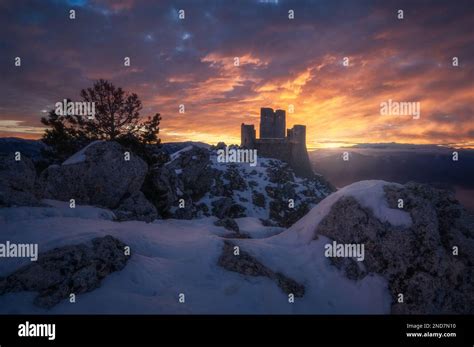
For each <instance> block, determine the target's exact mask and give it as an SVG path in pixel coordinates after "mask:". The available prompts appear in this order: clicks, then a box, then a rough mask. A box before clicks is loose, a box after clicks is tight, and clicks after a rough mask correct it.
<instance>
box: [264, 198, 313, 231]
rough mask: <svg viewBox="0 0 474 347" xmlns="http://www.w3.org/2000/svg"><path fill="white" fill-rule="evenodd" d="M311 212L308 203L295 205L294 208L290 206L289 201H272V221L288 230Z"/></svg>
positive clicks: (270, 214) (270, 215)
mask: <svg viewBox="0 0 474 347" xmlns="http://www.w3.org/2000/svg"><path fill="white" fill-rule="evenodd" d="M308 212H309V206H308V204H307V203H306V202H299V204H297V203H295V206H294V207H290V206H289V202H288V200H272V201H270V213H269V217H270V219H272V220H274V221H275V222H276V223H277V224H278V226H282V227H285V228H288V227H290V226H292V225H293V224H294V223H296V222H297V221H298V220H300V219H301V218H302V217H303V216H305V215H306V214H307V213H308Z"/></svg>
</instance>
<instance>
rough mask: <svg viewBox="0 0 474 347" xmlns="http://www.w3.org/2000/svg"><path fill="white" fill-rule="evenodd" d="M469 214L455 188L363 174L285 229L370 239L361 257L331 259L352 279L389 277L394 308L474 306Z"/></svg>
mask: <svg viewBox="0 0 474 347" xmlns="http://www.w3.org/2000/svg"><path fill="white" fill-rule="evenodd" d="M399 199H401V200H402V201H403V204H404V205H403V208H399V207H398V206H399V203H400V200H399ZM469 220H470V219H469V217H468V216H467V214H466V212H465V211H464V210H463V208H462V207H461V205H460V204H459V203H458V202H457V201H456V200H455V199H454V198H453V196H452V194H450V193H449V192H447V191H444V190H438V189H435V188H431V187H429V186H427V185H421V184H414V183H412V184H407V185H406V186H402V185H399V184H393V183H390V184H389V183H387V182H384V181H362V182H357V183H354V184H352V185H349V186H347V187H344V188H343V189H341V190H339V191H338V192H337V193H334V194H333V195H331V196H329V197H328V198H327V199H325V200H323V201H322V202H321V203H320V204H319V205H318V206H317V207H315V208H314V209H313V210H312V211H311V212H310V213H309V214H308V215H307V216H305V217H304V218H303V219H301V220H300V221H299V222H298V223H297V224H295V225H294V226H293V227H292V228H290V229H289V230H288V231H286V232H285V234H286V235H292V236H293V237H296V238H297V239H299V240H300V241H303V242H315V241H314V240H318V239H319V238H321V237H328V238H330V240H334V241H336V242H337V243H342V244H360V245H362V244H363V245H364V248H365V256H364V260H363V261H362V262H361V264H358V262H357V261H356V260H355V259H353V258H329V259H330V260H331V263H332V264H334V265H335V266H336V267H338V268H339V269H341V270H343V271H344V273H345V275H346V276H347V278H349V279H351V280H361V279H363V278H365V277H366V276H368V275H370V274H378V275H380V276H382V277H384V278H385V279H386V280H387V281H388V284H389V289H390V293H391V296H392V307H391V311H392V312H393V313H410V314H439V313H472V312H473V307H474V298H473V295H472V294H473V293H474V284H473V281H472V278H473V277H474V270H473V268H472V264H473V263H474V233H473V231H472V230H473V229H472V226H473V225H474V223H473V222H472V220H471V221H469ZM455 249H458V250H459V255H458V254H455V253H456V252H455ZM399 294H403V300H404V301H403V303H400V302H399V301H398V300H399Z"/></svg>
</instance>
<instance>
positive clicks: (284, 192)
mask: <svg viewBox="0 0 474 347" xmlns="http://www.w3.org/2000/svg"><path fill="white" fill-rule="evenodd" d="M222 146H225V145H224V144H221V145H220V147H219V146H218V147H210V148H205V147H197V146H193V145H187V146H185V147H183V148H181V149H180V150H179V151H177V152H174V153H171V154H170V160H169V161H168V162H167V163H166V164H164V165H155V166H153V167H152V168H151V169H150V172H149V176H148V178H147V181H146V182H145V185H144V188H143V191H144V193H145V195H146V196H147V198H148V199H149V200H150V201H152V202H153V203H154V204H155V206H157V208H158V211H159V212H160V214H161V215H162V216H163V217H165V218H169V217H171V218H179V219H191V218H199V217H204V216H211V215H212V216H216V217H218V218H219V219H222V218H240V217H255V218H261V219H263V220H268V221H269V224H274V225H279V226H289V225H291V224H293V223H294V222H296V221H297V220H298V219H299V218H301V217H302V216H304V215H305V214H306V213H307V212H308V211H309V209H310V208H311V207H313V206H315V204H316V203H317V202H318V201H320V200H321V199H322V198H324V197H325V196H327V195H328V194H329V193H330V192H331V191H332V187H331V186H330V185H329V184H327V182H325V181H324V179H323V178H322V177H319V176H315V177H313V178H301V177H298V176H296V175H295V173H294V172H293V170H292V169H291V168H290V166H289V165H288V164H286V163H284V162H281V161H279V160H275V159H267V158H259V160H258V165H257V166H255V167H253V166H250V165H249V164H248V163H222V162H218V160H217V152H216V149H217V148H221V147H222Z"/></svg>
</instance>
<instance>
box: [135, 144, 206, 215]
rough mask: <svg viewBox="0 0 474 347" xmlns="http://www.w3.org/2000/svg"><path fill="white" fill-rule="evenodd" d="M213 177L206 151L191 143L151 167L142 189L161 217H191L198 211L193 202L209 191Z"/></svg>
mask: <svg viewBox="0 0 474 347" xmlns="http://www.w3.org/2000/svg"><path fill="white" fill-rule="evenodd" d="M212 177H213V173H212V169H211V167H210V161H209V151H208V150H207V149H205V148H200V147H196V146H192V145H190V146H187V147H185V148H182V149H181V150H179V151H177V152H175V153H172V154H171V156H170V161H168V162H167V163H165V164H164V165H163V164H156V165H154V166H153V167H151V168H150V171H149V173H148V176H147V179H146V182H145V185H144V189H143V190H144V192H145V194H146V196H147V198H148V199H149V200H150V201H152V202H153V203H154V204H155V206H156V207H157V209H158V211H159V213H160V214H161V215H162V216H163V217H173V218H180V219H191V218H193V217H195V216H196V212H197V209H196V206H194V203H193V202H196V201H198V200H199V199H200V198H201V197H202V196H203V195H204V194H205V193H206V192H208V191H209V189H210V186H211V183H212ZM182 202H184V204H182ZM180 205H183V206H184V207H180Z"/></svg>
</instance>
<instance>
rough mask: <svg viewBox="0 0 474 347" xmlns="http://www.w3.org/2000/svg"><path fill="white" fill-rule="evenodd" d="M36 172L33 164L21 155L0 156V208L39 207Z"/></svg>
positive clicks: (7, 154)
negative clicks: (18, 156)
mask: <svg viewBox="0 0 474 347" xmlns="http://www.w3.org/2000/svg"><path fill="white" fill-rule="evenodd" d="M37 189H38V186H37V180H36V171H35V167H34V165H33V162H32V161H31V160H30V159H29V158H28V157H26V156H24V155H22V156H21V160H19V161H16V160H15V154H14V152H12V153H1V154H0V206H39V205H40V202H39V200H38V198H37V195H38V194H37Z"/></svg>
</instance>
